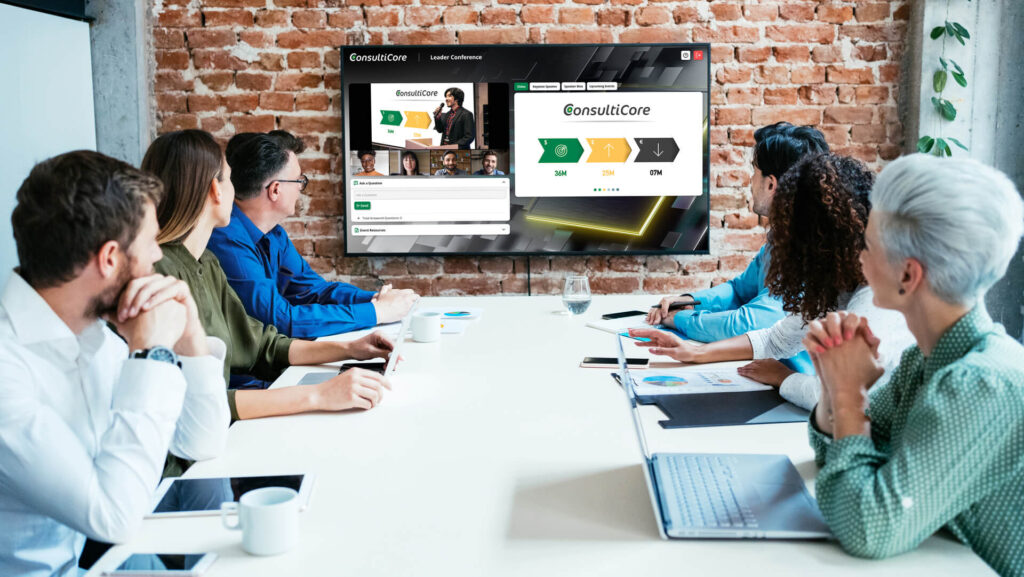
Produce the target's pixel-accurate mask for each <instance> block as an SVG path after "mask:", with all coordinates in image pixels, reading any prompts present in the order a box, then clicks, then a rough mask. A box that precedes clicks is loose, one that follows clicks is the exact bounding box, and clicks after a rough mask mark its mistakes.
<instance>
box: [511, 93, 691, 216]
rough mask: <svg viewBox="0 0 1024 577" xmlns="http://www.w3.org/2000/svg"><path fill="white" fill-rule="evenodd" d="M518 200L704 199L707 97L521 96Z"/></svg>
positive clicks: (518, 104)
mask: <svg viewBox="0 0 1024 577" xmlns="http://www.w3.org/2000/svg"><path fill="white" fill-rule="evenodd" d="M515 112H516V113H515V167H516V191H515V192H516V196H519V197H544V196H553V197H564V196H588V197H595V196H616V197H625V196H700V195H701V194H703V192H704V189H703V182H702V179H703V141H702V139H703V124H704V103H703V95H702V94H701V93H700V92H616V91H609V92H571V93H567V92H561V93H538V92H519V93H516V94H515Z"/></svg>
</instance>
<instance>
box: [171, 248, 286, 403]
mask: <svg viewBox="0 0 1024 577" xmlns="http://www.w3.org/2000/svg"><path fill="white" fill-rule="evenodd" d="M161 248H162V249H163V251H164V258H163V260H161V261H160V262H158V263H156V270H157V272H159V273H161V274H165V275H170V276H173V277H177V278H179V279H181V280H183V281H185V282H186V283H187V284H188V286H189V288H190V289H192V298H193V299H195V301H196V307H197V308H198V309H199V319H200V320H201V321H202V323H203V328H204V329H206V334H208V335H210V336H214V337H218V338H219V339H221V340H222V341H224V343H225V344H226V345H227V356H226V357H225V358H224V382H225V385H226V384H227V383H228V381H229V379H230V376H231V373H240V374H245V375H252V376H254V377H256V378H258V379H263V380H266V381H273V380H274V379H276V378H277V377H278V375H280V374H281V371H283V370H284V369H286V368H288V366H289V363H288V349H289V348H290V347H291V345H292V341H293V340H294V339H291V338H288V337H286V336H284V335H282V334H280V333H278V332H277V327H275V326H274V325H265V324H263V323H262V322H260V321H259V320H256V319H254V318H252V317H250V316H249V315H248V313H246V312H245V307H244V306H243V305H242V301H241V300H239V298H238V295H237V294H235V291H234V290H233V289H232V288H231V286H230V285H229V284H228V280H227V277H226V276H224V271H223V270H222V269H221V268H220V261H218V260H217V257H216V256H214V255H213V253H212V252H210V251H208V250H207V251H205V252H203V255H202V256H200V257H199V260H198V261H197V260H196V259H195V257H193V256H192V253H190V252H189V251H188V249H187V248H185V247H184V246H183V245H182V244H180V243H169V244H165V245H163V246H162V247H161ZM228 406H229V407H230V408H231V420H232V422H234V421H236V420H237V419H238V410H237V409H236V407H235V391H234V390H228Z"/></svg>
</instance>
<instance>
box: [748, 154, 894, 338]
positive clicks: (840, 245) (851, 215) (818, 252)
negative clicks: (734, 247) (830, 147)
mask: <svg viewBox="0 0 1024 577" xmlns="http://www.w3.org/2000/svg"><path fill="white" fill-rule="evenodd" d="M874 180H875V179H874V174H873V173H872V172H871V171H870V170H868V168H867V167H865V166H864V165H863V164H861V163H860V162H858V161H857V160H854V159H852V158H848V157H845V156H838V155H835V154H818V155H814V156H809V157H805V158H804V159H803V160H801V161H799V162H797V163H796V164H795V165H794V166H793V167H792V168H791V169H789V171H788V172H786V173H785V174H784V175H783V176H782V178H781V179H780V180H779V188H778V191H777V192H776V193H775V198H774V199H773V200H772V207H771V214H770V215H769V220H770V221H771V226H772V228H771V231H770V232H769V233H768V247H769V249H770V250H771V258H770V259H769V264H768V271H767V272H766V274H765V286H767V287H768V289H769V292H771V294H773V295H775V296H777V297H780V298H781V299H782V309H783V310H785V311H786V312H789V313H798V314H800V316H801V317H803V319H804V320H806V321H812V320H814V319H817V318H819V317H821V316H822V315H824V314H825V313H827V312H829V311H834V310H836V308H837V307H838V306H839V295H841V294H842V293H846V292H851V291H853V290H855V289H856V288H857V287H858V286H860V285H862V284H864V282H865V279H864V274H863V272H861V267H860V259H859V256H860V251H861V249H863V248H864V229H865V228H867V223H868V213H869V212H870V211H871V202H870V201H869V200H868V194H869V193H870V192H871V186H872V184H873V183H874Z"/></svg>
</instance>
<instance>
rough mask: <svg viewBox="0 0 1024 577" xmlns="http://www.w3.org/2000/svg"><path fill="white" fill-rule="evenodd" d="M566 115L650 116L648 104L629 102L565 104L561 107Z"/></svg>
mask: <svg viewBox="0 0 1024 577" xmlns="http://www.w3.org/2000/svg"><path fill="white" fill-rule="evenodd" d="M562 114H564V115H566V116H650V114H651V107H650V106H633V105H631V104H605V105H604V106H574V105H572V104H566V105H565V106H564V107H563V108H562Z"/></svg>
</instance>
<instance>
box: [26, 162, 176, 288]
mask: <svg viewBox="0 0 1024 577" xmlns="http://www.w3.org/2000/svg"><path fill="white" fill-rule="evenodd" d="M162 194H163V187H162V186H161V184H160V181H159V180H158V179H157V178H156V177H154V176H152V175H149V174H146V173H144V172H142V171H140V170H138V169H137V168H135V167H133V166H131V165H129V164H127V163H125V162H122V161H120V160H117V159H114V158H110V157H109V156H105V155H103V154H100V153H98V152H93V151H91V150H76V151H74V152H68V153H65V154H61V155H60V156H55V157H53V158H50V159H48V160H44V161H43V162H40V163H39V164H37V165H35V167H33V168H32V171H31V172H30V173H29V175H28V177H27V178H26V179H25V181H24V182H22V183H21V187H20V188H19V189H18V204H17V206H15V207H14V212H13V213H12V214H11V227H12V228H13V230H14V240H15V244H16V245H17V247H18V260H19V261H20V265H19V268H18V273H19V274H20V275H21V277H22V278H23V279H25V282H27V283H28V284H29V285H31V286H32V287H33V288H36V289H41V288H49V287H54V286H58V285H61V284H63V283H66V282H68V281H71V280H73V279H74V278H75V276H76V275H78V273H79V272H80V271H81V269H82V267H84V266H85V265H86V264H88V262H89V260H90V259H91V258H92V257H93V255H95V254H96V253H97V252H98V251H99V249H100V247H102V246H103V245H104V244H105V243H107V242H109V241H112V240H115V241H117V242H118V243H119V244H120V245H121V250H123V251H126V252H127V250H128V247H129V246H131V244H132V243H133V242H134V241H135V236H136V235H137V234H138V233H139V226H140V225H141V224H142V219H143V217H144V216H145V214H146V204H148V203H153V204H157V203H159V202H160V197H161V195H162Z"/></svg>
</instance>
